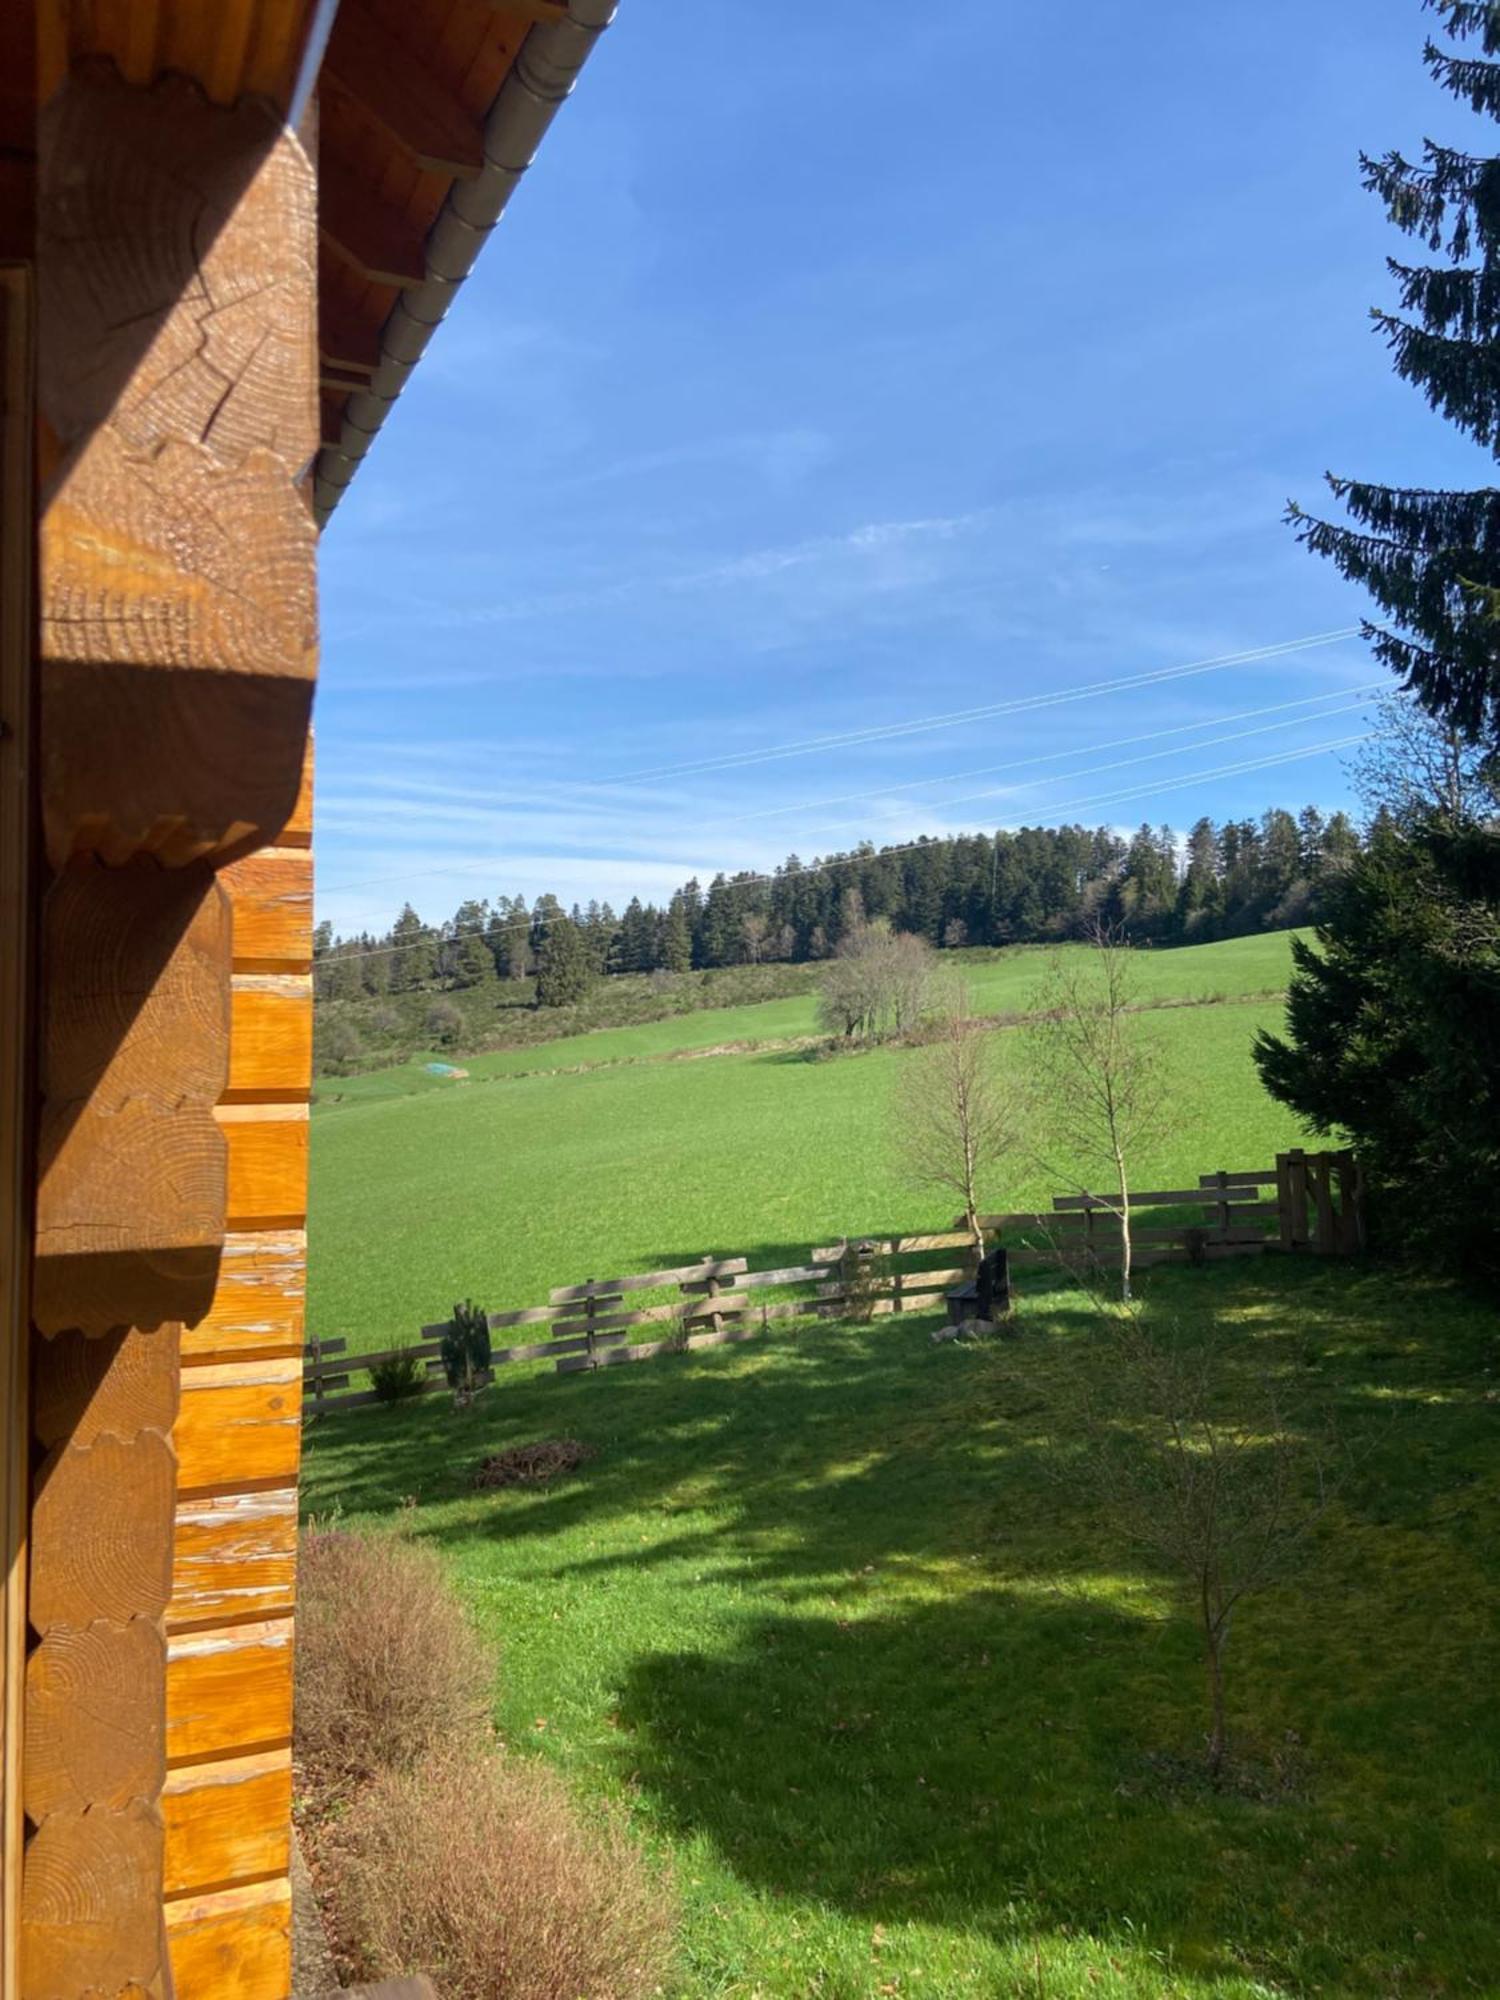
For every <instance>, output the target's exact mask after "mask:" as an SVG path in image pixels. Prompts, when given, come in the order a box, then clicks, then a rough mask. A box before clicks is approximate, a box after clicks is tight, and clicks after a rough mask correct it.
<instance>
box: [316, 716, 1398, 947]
mask: <svg viewBox="0 0 1500 2000" xmlns="http://www.w3.org/2000/svg"><path fill="white" fill-rule="evenodd" d="M1374 734H1375V732H1374V731H1373V730H1365V731H1363V732H1362V733H1361V734H1360V735H1358V736H1341V737H1337V738H1335V739H1334V740H1333V741H1332V742H1328V743H1313V744H1309V745H1307V746H1306V747H1305V748H1303V749H1300V750H1281V751H1278V752H1276V753H1275V754H1274V755H1272V756H1270V757H1255V758H1251V759H1249V760H1248V761H1245V762H1241V763H1238V764H1221V765H1219V766H1217V767H1216V768H1215V769H1213V770H1210V771H1194V772H1191V773H1190V774H1189V775H1188V776H1186V777H1176V778H1168V779H1165V780H1163V781H1162V782H1161V783H1159V784H1150V785H1135V786H1131V787H1128V788H1127V789H1126V790H1124V791H1119V792H1105V793H1101V794H1097V795H1096V796H1095V797H1093V798H1088V799H1071V800H1069V801H1068V803H1067V804H1066V805H1061V806H1054V807H1051V808H1049V810H1050V812H1052V813H1056V814H1061V813H1070V812H1081V811H1083V810H1084V808H1085V807H1089V806H1101V805H1120V804H1123V803H1124V802H1125V801H1126V800H1130V799H1140V798H1157V797H1159V796H1160V795H1161V793H1163V792H1180V791H1185V790H1187V788H1188V787H1189V786H1190V785H1196V784H1200V783H1202V782H1203V780H1205V779H1207V778H1228V777H1237V776H1239V775H1241V774H1243V773H1246V772H1250V771H1268V770H1271V769H1272V768H1273V767H1275V766H1277V765H1280V764H1293V763H1297V762H1299V761H1300V760H1302V759H1304V758H1307V757H1321V756H1323V755H1324V754H1325V753H1327V752H1329V751H1334V750H1348V749H1352V748H1353V747H1354V745H1355V744H1358V743H1368V742H1369V740H1370V738H1371V736H1373V735H1374ZM1193 747H1194V748H1197V749H1207V748H1209V747H1210V746H1209V745H1207V744H1198V745H1194V746H1193ZM1075 775H1078V776H1082V775H1083V774H1082V773H1081V772H1080V773H1077V774H1075ZM960 837H961V836H959V835H955V834H924V835H922V836H921V837H920V838H919V839H917V840H908V841H903V842H901V843H900V844H899V845H897V846H893V847H882V848H879V849H876V850H874V852H873V856H872V857H866V856H862V855H859V854H857V853H855V854H841V855H834V856H832V857H830V858H829V859H828V860H826V861H814V862H810V863H808V864H807V865H806V866H804V867H802V868H801V869H799V870H798V874H799V876H802V875H826V874H827V873H828V872H829V870H830V869H834V868H847V867H849V866H850V864H851V863H852V862H855V861H859V860H862V859H866V858H875V859H879V860H884V859H886V858H887V857H888V856H890V855H895V854H911V853H913V852H915V850H916V849H917V848H919V847H926V846H928V845H930V844H931V843H932V842H933V841H935V840H942V839H957V838H960ZM777 872H778V871H772V872H771V873H770V874H765V875H754V874H749V873H745V874H736V875H733V876H731V877H729V878H728V880H729V883H730V886H731V887H733V888H753V887H756V886H757V885H761V884H765V883H769V882H774V881H775V880H776V879H777ZM532 922H533V919H532V918H527V919H526V920H525V921H524V922H519V921H518V922H516V923H510V924H496V925H490V924H488V923H485V924H464V925H455V926H452V927H444V926H440V925H435V924H424V925H423V926H422V930H421V933H420V935H418V936H416V937H413V938H410V939H407V940H406V941H405V942H403V943H401V944H382V945H373V946H371V947H370V948H369V949H367V950H364V951H340V953H339V955H338V956H339V961H340V962H341V963H343V962H346V961H348V960H351V959H362V958H384V957H386V956H389V955H392V954H394V953H396V952H398V951H414V950H415V949H416V948H417V946H418V945H422V944H427V943H429V942H431V941H432V940H434V939H435V940H436V941H437V942H438V943H440V944H450V943H452V942H453V941H454V940H455V939H457V938H460V937H473V936H479V935H482V936H485V937H505V936H507V935H508V934H510V933H511V932H514V931H529V930H530V929H531V928H532Z"/></svg>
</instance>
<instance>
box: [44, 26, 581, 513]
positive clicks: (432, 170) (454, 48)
mask: <svg viewBox="0 0 1500 2000" xmlns="http://www.w3.org/2000/svg"><path fill="white" fill-rule="evenodd" d="M326 11H327V10H326V0H325V6H324V12H325V15H326ZM613 11H614V0H338V5H337V9H336V11H335V12H334V15H333V23H332V30H331V32H330V33H329V34H328V39H327V44H326V48H325V50H324V52H323V56H322V63H321V70H320V74H319V76H318V98H319V104H318V141H317V143H318V155H319V180H320V194H319V270H318V293H319V302H320V303H319V359H320V369H319V385H320V394H321V412H322V449H321V451H320V454H319V457H318V461H317V464H316V466H315V468H314V482H313V490H314V505H315V508H316V511H317V513H318V516H319V519H320V520H325V521H326V519H327V518H328V516H329V514H331V512H332V511H333V508H334V507H335V506H336V505H337V502H338V499H339V496H340V495H341V493H342V491H343V489H344V487H345V486H347V484H348V483H349V481H350V479H351V478H352V477H353V474H354V471H355V469H356V467H357V466H358V464H359V462H360V460H361V459H362V458H363V457H364V455H365V452H366V451H367V450H368V448H369V444H370V440H371V438H372V437H373V436H374V434H375V432H376V431H377V430H378V429H379V428H380V426H381V424H382V423H383V422H384V419H385V415H386V413H387V411H388V409H389V407H390V405H391V403H392V402H394V400H395V398H396V396H397V395H398V394H399V393H400V390H401V388H402V387H403V386H404V383H405V380H406V377H407V375H408V374H409V373H410V372H411V369H412V367H413V366H414V365H415V362H416V360H417V358H418V357H419V356H420V353H421V351H422V349H423V348H424V347H425V345H426V342H427V339H428V337H429V335H430V330H431V327H432V326H433V325H435V324H436V323H437V321H438V320H440V319H441V318H442V317H443V315H444V314H445V313H446V311H447V308H448V305H449V303H450V302H451V299H452V297H453V295H454V293H455V292H456V291H457V289H458V287H459V285H461V283H462V281H463V278H464V277H465V276H466V275H467V272H468V269H469V267H470V265H471V264H472V262H473V260H474V257H475V256H476V255H477V253H478V251H479V249H480V248H481V247H482V246H483V243H484V241H485V240H486V237H487V234H488V231H489V228H490V227H491V226H492V225H493V223H494V221H495V219H496V217H497V216H498V214H499V212H500V210H501V208H503V206H504V204H505V201H506V200H507V199H508V197H509V194H510V192H511V189H512V188H513V187H514V185H515V183H516V181H517V180H518V179H519V177H520V174H521V172H522V171H523V170H524V168H525V166H526V165H527V163H528V161H529V159H530V157H531V153H532V152H533V150H534V149H535V146H536V144H537V142H538V141H539V140H540V138H541V136H542V134H543V132H544V131H545V129H546V127H547V125H548V123H549V122H550V119H551V116H552V113H553V112H554V111H555V109H556V107H557V105H558V104H559V103H560V102H561V101H562V100H563V98H565V97H566V95H567V93H568V91H569V89H570V88H571V85H572V82H573V79H574V77H575V76H576V75H577V72H578V70H579V68H580V67H581V66H582V63H583V61H584V60H585V59H586V57H587V55H588V53H589V51H590V49H591V48H592V45H593V43H594V41H595V40H596V39H597V37H598V34H599V32H600V31H601V30H602V29H603V28H604V27H605V26H606V25H607V24H608V22H609V20H610V18H611V16H612V14H613ZM318 13H319V6H318V0H42V4H41V6H40V10H39V13H38V26H37V38H38V46H37V61H38V66H39V70H40V74H41V81H42V88H43V93H44V94H45V93H46V91H47V90H48V89H49V88H50V87H51V86H52V85H54V84H55V83H56V82H57V81H59V80H60V79H61V77H62V76H63V75H64V74H65V73H66V71H67V69H68V67H69V66H70V65H71V64H73V63H75V62H78V61H80V60H82V59H84V58H86V57H89V56H103V57H107V58H109V59H110V60H112V61H113V62H114V63H115V64H116V65H117V67H118V68H119V70H120V72H121V74H122V75H123V76H124V77H125V78H126V79H127V80H128V81H130V82H132V83H139V84H149V83H152V82H154V81H155V80H156V79H157V78H158V77H160V76H162V75H165V74H167V73H179V74H183V75H187V76H190V77H192V78H193V79H194V80H195V81H196V82H197V83H198V84H200V85H201V87H202V88H203V89H204V91H205V92H206V93H207V95H208V96H209V97H210V98H212V99H213V100H214V101H215V102H217V103H223V104H230V103H233V102H234V101H235V100H236V99H237V98H239V97H241V96H243V95H245V94H247V93H250V94H255V95H259V96H265V97H269V98H270V99H271V100H272V101H273V102H274V103H276V104H277V106H278V107H279V108H280V109H281V110H282V111H283V112H284V113H285V112H286V111H287V110H288V108H289V107H290V106H291V104H292V102H293V100H294V97H295V95H296V94H297V91H298V88H299V81H300V80H301V77H302V70H303V67H304V64H305V63H306V62H308V61H309V60H310V57H309V50H310V46H311V44H312V42H313V40H314V39H315V36H316V28H317V22H316V17H317V15H318ZM314 53H315V52H314ZM508 81H509V83H510V86H511V88H510V92H509V96H508V98H506V99H505V101H504V102H503V103H500V102H499V100H501V99H502V92H503V91H504V88H505V86H506V85H507V82H508ZM455 190H457V191H458V192H457V194H455ZM465 190H466V191H467V192H466V193H465V192H464V191H465ZM440 224H442V225H443V228H442V230H440V232H439V235H440V239H441V240H440V242H439V243H438V244H437V245H436V254H434V252H435V245H434V241H433V233H434V230H435V229H438V227H439V225H440Z"/></svg>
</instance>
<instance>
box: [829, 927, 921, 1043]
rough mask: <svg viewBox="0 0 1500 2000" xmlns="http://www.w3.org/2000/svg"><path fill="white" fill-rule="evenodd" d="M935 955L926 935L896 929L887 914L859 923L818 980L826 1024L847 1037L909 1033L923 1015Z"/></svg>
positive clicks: (875, 1037) (878, 1036) (867, 1037)
mask: <svg viewBox="0 0 1500 2000" xmlns="http://www.w3.org/2000/svg"><path fill="white" fill-rule="evenodd" d="M932 957H933V954H932V947H931V946H930V945H929V944H928V943H927V942H926V941H925V939H923V938H919V937H916V936H914V935H913V934H912V933H910V932H908V931H893V930H892V929H891V927H890V925H889V924H888V923H886V922H885V920H884V919H883V918H881V919H877V921H876V922H874V923H870V924H867V923H863V922H861V923H858V924H856V925H855V926H854V927H853V928H852V929H851V930H850V931H849V932H848V933H847V935H846V936H845V937H844V939H843V942H842V943H841V944H840V945H839V948H838V952H837V953H836V955H835V956H834V957H833V958H832V959H831V960H830V961H829V963H828V965H827V966H826V967H825V969H824V972H823V977H822V979H821V981H820V983H819V996H818V1012H819V1016H820V1018H821V1020H822V1023H823V1025H824V1027H825V1028H827V1029H828V1030H829V1032H830V1033H831V1034H836V1035H841V1036H843V1037H844V1039H845V1040H849V1041H852V1040H855V1039H862V1040H866V1041H875V1040H878V1039H879V1038H880V1037H881V1036H882V1035H885V1034H903V1033H905V1032H906V1030H907V1029H909V1028H912V1027H914V1026H915V1025H916V1024H917V1022H918V1021H919V1020H920V1019H921V1015H922V1008H923V1004H924V1001H925V998H926V994H927V987H928V982H929V980H930V978H931V972H932Z"/></svg>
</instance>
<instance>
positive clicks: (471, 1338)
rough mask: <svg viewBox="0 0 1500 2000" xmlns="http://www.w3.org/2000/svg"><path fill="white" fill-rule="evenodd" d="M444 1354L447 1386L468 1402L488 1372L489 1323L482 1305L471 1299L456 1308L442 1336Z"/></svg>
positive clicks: (444, 1371)
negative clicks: (477, 1304)
mask: <svg viewBox="0 0 1500 2000" xmlns="http://www.w3.org/2000/svg"><path fill="white" fill-rule="evenodd" d="M442 1354H443V1373H444V1374H445V1375H446V1376H447V1378H448V1387H449V1388H450V1389H451V1390H452V1391H453V1393H454V1395H455V1396H457V1397H458V1398H459V1399H460V1400H461V1401H463V1402H468V1401H469V1399H470V1398H471V1397H472V1396H473V1394H474V1391H475V1390H476V1389H477V1388H479V1386H480V1384H481V1383H482V1382H483V1381H484V1378H485V1376H486V1375H487V1374H488V1373H489V1366H490V1322H489V1315H488V1314H487V1313H486V1312H485V1310H484V1308H483V1306H476V1305H475V1303H474V1301H473V1300H472V1299H465V1301H464V1302H463V1304H462V1305H455V1306H454V1308H453V1317H452V1319H451V1320H450V1321H449V1322H448V1330H447V1332H446V1333H445V1334H444V1335H443V1348H442Z"/></svg>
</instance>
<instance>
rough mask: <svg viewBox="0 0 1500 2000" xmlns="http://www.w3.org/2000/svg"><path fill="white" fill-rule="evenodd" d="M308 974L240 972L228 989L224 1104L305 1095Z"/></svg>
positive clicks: (310, 1010) (308, 1090) (309, 1037)
mask: <svg viewBox="0 0 1500 2000" xmlns="http://www.w3.org/2000/svg"><path fill="white" fill-rule="evenodd" d="M312 1000H313V995H312V978H311V975H310V974H307V973H241V974H239V975H237V976H236V978H235V979H234V980H233V982H232V986H231V991H230V1019H231V1030H230V1038H229V1081H228V1087H227V1089H226V1090H225V1092H224V1100H223V1101H225V1102H227V1103H230V1104H260V1103H266V1102H277V1103H283V1104H289V1103H303V1102H306V1100H307V1099H308V1097H309V1096H310V1095H311V1086H310V1078H311V1076H312V1031H313V1006H312Z"/></svg>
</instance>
